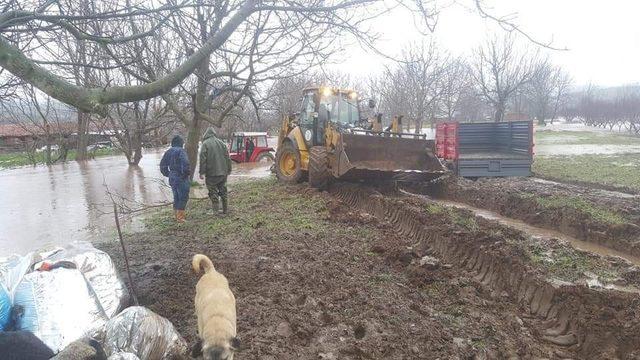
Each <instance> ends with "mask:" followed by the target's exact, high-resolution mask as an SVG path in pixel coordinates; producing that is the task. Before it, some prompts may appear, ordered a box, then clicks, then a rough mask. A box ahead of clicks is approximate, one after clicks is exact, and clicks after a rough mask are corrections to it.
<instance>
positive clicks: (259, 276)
mask: <svg viewBox="0 0 640 360" xmlns="http://www.w3.org/2000/svg"><path fill="white" fill-rule="evenodd" d="M231 198H232V208H233V211H234V212H233V214H232V215H230V216H229V217H226V218H216V217H211V216H207V215H205V210H206V203H205V202H204V201H201V202H194V203H193V206H192V207H190V209H189V223H188V224H187V225H176V224H174V223H172V222H171V221H167V220H165V217H167V218H168V217H169V214H167V213H160V214H158V215H157V216H156V217H154V218H152V219H150V221H149V223H148V224H147V226H148V228H149V229H148V230H147V231H146V232H144V233H141V234H135V235H131V236H129V237H128V243H129V248H130V252H131V256H132V257H133V264H132V267H133V272H134V273H133V279H134V282H135V283H136V286H137V288H138V292H139V297H140V300H141V302H142V304H143V305H145V306H148V307H150V308H151V309H152V310H154V311H156V312H158V313H159V314H161V315H163V316H165V317H167V318H169V320H171V321H172V322H173V323H174V324H175V325H176V326H177V328H178V330H179V331H180V332H181V333H182V334H183V335H184V336H185V337H186V338H187V340H188V341H190V342H192V341H193V340H194V339H195V316H194V315H193V305H192V302H193V295H194V286H195V282H196V280H197V279H196V278H195V277H194V276H193V275H192V274H191V273H190V269H189V263H190V257H191V256H192V255H193V254H194V253H205V254H207V255H209V256H211V258H212V259H213V261H214V263H215V264H216V267H217V268H218V269H219V270H220V271H221V272H223V273H224V274H226V275H227V277H228V278H229V280H230V283H231V286H232V290H233V291H234V293H235V295H236V297H237V299H238V322H239V323H238V328H239V336H240V338H241V340H242V341H243V343H244V345H243V348H242V351H241V352H240V354H239V356H238V358H240V359H383V358H389V359H436V358H441V359H456V358H457V359H467V358H478V359H482V358H486V359H494V358H514V359H515V358H571V357H572V358H586V357H590V358H615V357H619V358H633V356H640V353H639V352H638V351H639V349H638V348H639V347H638V345H637V344H639V343H640V339H639V338H638V336H639V335H638V333H639V331H638V330H640V326H639V323H640V322H639V321H638V318H639V317H640V314H639V311H638V308H639V307H638V298H637V295H636V294H632V293H626V292H619V291H610V290H606V291H603V290H592V289H589V288H588V287H586V286H584V285H579V284H577V285H572V284H573V283H572V282H571V279H572V276H574V275H575V274H576V272H578V271H582V270H584V269H583V268H582V267H580V268H579V269H572V268H571V267H569V269H565V268H558V267H549V266H546V265H545V263H544V256H542V255H540V256H539V257H532V254H534V255H539V254H538V253H537V252H536V251H538V250H540V251H542V253H544V251H546V250H548V249H553V250H555V252H556V254H554V253H552V254H550V255H549V256H550V257H551V258H552V259H556V258H554V256H555V255H557V253H560V254H564V255H566V253H567V252H568V251H571V250H570V249H567V248H566V246H565V245H562V244H557V243H553V242H551V243H547V244H543V245H540V244H537V243H535V242H532V240H531V239H528V238H527V237H526V236H524V235H523V234H522V233H519V232H518V231H515V230H512V229H509V228H507V227H503V226H501V225H499V224H495V223H493V222H490V221H488V220H487V221H485V220H482V219H476V218H475V217H474V216H473V215H472V214H469V213H466V212H464V211H454V212H451V211H448V210H446V211H445V210H442V209H440V208H438V207H434V206H433V205H432V204H429V203H426V202H424V201H422V200H417V199H411V198H407V197H404V196H401V195H397V194H395V195H394V194H386V193H385V194H384V195H383V194H381V193H380V192H378V191H373V190H362V189H361V188H358V187H356V188H351V187H338V188H335V189H334V190H333V191H332V192H331V193H330V194H328V193H317V192H315V191H310V190H307V189H306V188H305V187H304V186H283V185H281V184H276V183H274V182H273V180H262V181H257V182H247V183H243V184H236V185H233V187H232V193H231ZM102 248H103V249H105V250H106V251H108V252H109V253H110V254H111V255H112V256H113V257H114V259H115V261H116V263H117V264H118V265H119V266H122V259H121V257H120V255H119V254H120V251H119V250H118V248H117V247H116V246H115V245H114V244H104V245H102ZM532 249H533V250H532ZM542 253H540V254H542ZM571 254H572V256H573V255H575V256H576V258H575V259H578V260H580V264H581V265H580V266H583V265H585V264H586V265H589V266H588V267H587V268H588V269H589V270H591V271H595V272H599V273H600V272H603V273H607V274H609V273H611V274H616V276H617V275H618V274H621V273H622V272H624V271H626V270H628V266H627V265H626V264H619V263H615V262H611V261H609V260H607V259H600V258H597V257H596V258H595V259H591V258H590V257H589V256H588V255H585V254H582V253H580V254H577V255H576V254H573V253H571ZM537 259H538V260H539V259H542V261H541V262H537V261H535V260H537ZM584 259H587V260H588V261H587V260H584ZM583 260H584V261H583ZM586 265H585V266H586ZM552 277H564V279H565V280H564V281H561V282H559V283H558V282H549V281H547V279H548V278H552ZM620 281H622V284H623V285H627V286H637V285H638V282H640V277H639V278H633V277H630V278H629V279H622V280H620ZM634 344H635V345H634ZM587 355H588V356H587Z"/></svg>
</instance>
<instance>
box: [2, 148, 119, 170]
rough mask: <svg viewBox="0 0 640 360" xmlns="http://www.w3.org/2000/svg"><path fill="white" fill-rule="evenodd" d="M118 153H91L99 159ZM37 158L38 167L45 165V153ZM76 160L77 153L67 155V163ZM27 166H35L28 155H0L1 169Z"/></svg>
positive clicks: (114, 151)
mask: <svg viewBox="0 0 640 360" xmlns="http://www.w3.org/2000/svg"><path fill="white" fill-rule="evenodd" d="M118 153H119V151H118V150H116V149H113V148H111V149H98V150H96V151H93V152H91V153H90V154H91V156H93V157H99V156H107V155H115V154H118ZM35 156H36V158H35V162H36V164H37V165H39V164H44V163H45V159H44V152H40V153H36V154H35ZM51 157H52V158H53V159H55V158H56V157H57V154H55V153H53V154H51ZM75 159H76V151H75V150H69V153H68V154H67V161H71V160H75ZM25 165H33V163H32V162H31V160H30V159H29V157H28V156H27V154H26V153H23V152H19V153H10V154H0V169H8V168H13V167H18V166H25Z"/></svg>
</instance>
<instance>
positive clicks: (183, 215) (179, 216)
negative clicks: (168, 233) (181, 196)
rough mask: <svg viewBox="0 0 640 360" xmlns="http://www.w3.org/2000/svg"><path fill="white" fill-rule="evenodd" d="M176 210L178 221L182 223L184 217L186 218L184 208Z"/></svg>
mask: <svg viewBox="0 0 640 360" xmlns="http://www.w3.org/2000/svg"><path fill="white" fill-rule="evenodd" d="M177 212H178V215H177V220H178V222H179V223H183V222H184V221H185V218H186V216H185V213H184V210H178V211H177Z"/></svg>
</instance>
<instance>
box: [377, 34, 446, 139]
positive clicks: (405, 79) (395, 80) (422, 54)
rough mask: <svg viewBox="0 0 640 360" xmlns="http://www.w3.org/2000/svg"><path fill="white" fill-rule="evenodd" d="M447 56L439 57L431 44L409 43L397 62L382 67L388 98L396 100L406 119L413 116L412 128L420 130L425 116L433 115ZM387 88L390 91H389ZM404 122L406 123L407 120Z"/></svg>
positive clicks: (441, 90)
mask: <svg viewBox="0 0 640 360" xmlns="http://www.w3.org/2000/svg"><path fill="white" fill-rule="evenodd" d="M443 63H446V59H444V60H443V59H441V57H440V55H439V54H438V51H437V49H436V47H435V45H434V44H432V43H430V44H420V45H414V46H410V47H408V48H407V49H406V50H405V51H404V52H403V54H402V60H401V62H400V63H399V64H398V66H396V67H394V68H388V69H387V70H386V71H385V80H384V81H385V82H386V86H388V90H387V91H386V94H385V97H386V99H387V101H390V100H393V101H399V102H400V104H402V105H403V110H404V112H402V113H400V112H397V114H402V115H404V116H405V117H406V118H407V120H413V122H414V131H415V132H416V133H420V131H421V130H422V125H423V123H424V121H425V120H430V119H433V118H434V117H435V115H436V113H437V111H438V109H437V106H438V103H439V101H440V97H441V96H442V94H443V92H444V87H443V86H442V81H443V74H444V72H445V71H444V69H445V68H446V66H444V65H443ZM389 92H392V94H390V93H389ZM407 126H409V123H408V122H407Z"/></svg>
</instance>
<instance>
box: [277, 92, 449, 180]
mask: <svg viewBox="0 0 640 360" xmlns="http://www.w3.org/2000/svg"><path fill="white" fill-rule="evenodd" d="M302 95H303V96H302V102H301V108H300V112H299V113H298V114H297V115H294V116H288V117H285V119H284V120H283V123H282V128H281V129H280V134H279V137H278V150H277V152H276V163H275V170H276V174H277V176H278V178H279V179H280V180H282V181H285V182H299V181H302V180H303V179H304V177H305V175H306V176H308V178H309V185H311V186H312V187H317V188H324V187H326V186H327V185H328V183H329V182H330V181H331V180H332V179H336V178H337V179H348V180H406V181H421V180H428V179H434V178H436V177H439V176H441V175H442V174H443V173H444V172H445V168H444V166H443V165H442V164H441V163H440V161H439V160H438V158H437V157H435V155H434V142H433V141H431V140H426V138H425V136H424V135H420V134H408V133H402V132H401V129H400V127H399V126H398V124H399V121H400V119H401V117H396V118H394V123H395V124H396V126H392V127H390V128H388V129H386V130H380V129H381V120H380V117H377V118H374V119H373V120H369V119H367V118H365V117H362V116H361V111H360V105H359V101H358V100H359V99H358V94H357V93H356V92H355V91H352V90H341V89H335V88H331V87H317V88H307V89H305V90H304V91H303V94H302ZM396 122H397V123H396Z"/></svg>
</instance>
